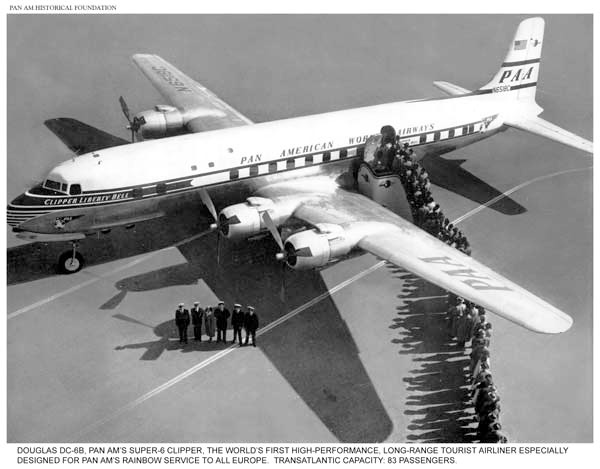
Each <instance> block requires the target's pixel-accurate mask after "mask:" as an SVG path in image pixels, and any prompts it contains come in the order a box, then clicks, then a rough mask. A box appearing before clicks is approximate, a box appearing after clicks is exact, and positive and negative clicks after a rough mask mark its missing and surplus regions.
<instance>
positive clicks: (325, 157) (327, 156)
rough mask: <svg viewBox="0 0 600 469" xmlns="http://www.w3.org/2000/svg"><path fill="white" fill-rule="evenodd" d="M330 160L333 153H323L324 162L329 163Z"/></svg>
mask: <svg viewBox="0 0 600 469" xmlns="http://www.w3.org/2000/svg"><path fill="white" fill-rule="evenodd" d="M328 161H331V153H329V152H328V151H326V152H325V153H323V163H327V162H328Z"/></svg>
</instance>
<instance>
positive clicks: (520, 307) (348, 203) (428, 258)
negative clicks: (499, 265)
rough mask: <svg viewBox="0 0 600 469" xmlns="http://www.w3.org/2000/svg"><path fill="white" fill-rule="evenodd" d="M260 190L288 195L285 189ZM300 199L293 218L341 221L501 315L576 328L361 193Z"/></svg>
mask: <svg viewBox="0 0 600 469" xmlns="http://www.w3.org/2000/svg"><path fill="white" fill-rule="evenodd" d="M306 186H307V187H308V186H309V184H307V185H306ZM313 187H314V186H313ZM261 192H262V194H264V195H267V196H268V195H275V196H282V195H283V193H282V191H281V188H279V189H277V188H276V189H275V190H274V191H273V190H269V189H266V190H264V189H263V190H262V191H261ZM269 192H270V194H269ZM305 197H306V196H305ZM298 200H300V202H299V204H298V206H297V208H296V209H295V211H294V214H293V215H294V217H296V218H298V219H301V220H304V221H306V222H308V223H310V224H312V225H316V226H318V225H319V224H323V223H330V224H332V223H333V224H338V225H340V226H342V227H343V228H344V231H345V233H346V234H347V237H348V238H350V239H352V240H353V241H354V242H355V243H356V244H355V245H356V246H357V247H359V248H361V249H363V250H365V251H368V252H370V253H372V254H375V255H376V256H378V257H380V258H382V259H385V260H387V261H389V262H391V263H392V264H395V265H397V266H398V267H401V268H404V269H406V270H408V271H410V272H413V273H414V274H416V275H418V276H420V277H422V278H424V279H425V280H428V281H430V282H432V283H435V284H436V285H439V286H440V287H442V288H445V289H446V290H449V291H451V292H453V293H455V294H457V295H460V296H462V297H464V298H466V299H468V300H470V301H473V302H474V303H476V304H479V305H481V306H483V307H485V308H486V309H488V310H489V311H491V312H493V313H496V314H498V315H499V316H502V317H504V318H506V319H509V320H510V321H513V322H515V323H517V324H519V325H521V326H524V327H526V328H528V329H531V330H533V331H535V332H542V333H548V334H551V333H559V332H564V331H566V330H567V329H569V328H570V327H571V324H572V322H573V321H572V319H571V317H570V316H568V315H567V314H565V313H563V312H562V311H560V310H558V309H557V308H555V307H554V306H552V305H550V304H549V303H547V302H546V301H544V300H542V299H541V298H538V297H537V296H535V295H534V294H532V293H530V292H529V291H527V290H525V289H524V288H521V287H520V286H518V285H517V284H515V283H513V282H511V281H510V280H508V279H506V278H505V277H503V276H502V275H500V274H499V273H497V272H494V271H493V270H492V269H490V268H488V267H486V266H484V265H483V264H482V263H480V262H478V261H476V260H475V259H473V258H472V257H469V256H467V255H465V254H463V253H461V252H460V251H458V250H457V249H454V248H451V247H449V246H448V245H446V244H445V243H443V242H442V241H440V240H438V239H437V238H435V237H433V236H430V235H429V234H428V233H426V232H425V231H423V230H421V229H420V228H418V227H416V226H415V225H413V224H412V223H410V222H408V221H406V220H404V219H403V218H401V217H399V216H397V215H396V214H394V213H392V212H391V211H389V210H388V209H386V208H384V207H382V206H380V205H379V204H377V203H375V202H373V201H372V200H370V199H368V198H366V197H364V196H362V195H360V194H356V193H351V192H348V191H345V190H342V189H339V188H338V189H337V190H334V191H333V192H332V193H329V194H321V195H318V196H315V197H313V198H308V199H303V198H302V197H301V196H300V194H299V197H298ZM309 252H310V249H309Z"/></svg>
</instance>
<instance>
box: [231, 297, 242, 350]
mask: <svg viewBox="0 0 600 469" xmlns="http://www.w3.org/2000/svg"><path fill="white" fill-rule="evenodd" d="M231 327H232V328H233V340H232V341H231V343H232V344H235V339H236V338H237V339H238V341H239V344H240V347H241V346H242V327H244V313H243V312H242V305H241V304H239V303H236V304H234V305H233V313H231Z"/></svg>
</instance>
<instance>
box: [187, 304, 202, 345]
mask: <svg viewBox="0 0 600 469" xmlns="http://www.w3.org/2000/svg"><path fill="white" fill-rule="evenodd" d="M190 313H191V315H192V325H193V326H194V340H196V341H198V342H201V341H202V322H203V321H204V310H203V309H202V308H201V307H200V303H199V302H198V301H195V302H194V307H193V308H192V310H191V311H190Z"/></svg>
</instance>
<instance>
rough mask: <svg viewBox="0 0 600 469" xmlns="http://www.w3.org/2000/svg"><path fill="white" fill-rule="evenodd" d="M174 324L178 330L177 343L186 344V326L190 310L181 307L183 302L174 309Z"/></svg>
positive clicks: (188, 321)
mask: <svg viewBox="0 0 600 469" xmlns="http://www.w3.org/2000/svg"><path fill="white" fill-rule="evenodd" d="M175 325H176V326H177V329H178V330H179V343H180V344H187V341H188V339H187V328H188V326H189V325H190V312H189V311H188V310H187V309H184V308H183V303H179V307H178V308H177V310H176V311H175Z"/></svg>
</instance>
